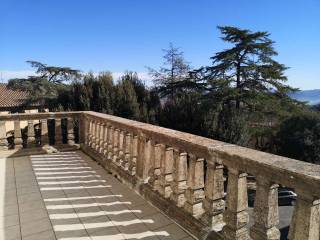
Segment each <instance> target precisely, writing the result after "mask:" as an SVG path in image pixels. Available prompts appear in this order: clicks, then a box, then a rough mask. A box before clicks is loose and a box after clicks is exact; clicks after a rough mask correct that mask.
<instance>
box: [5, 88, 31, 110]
mask: <svg viewBox="0 0 320 240" xmlns="http://www.w3.org/2000/svg"><path fill="white" fill-rule="evenodd" d="M28 96H29V94H28V93H27V92H22V91H15V90H11V89H9V88H7V84H4V83H1V84H0V108H11V107H21V106H22V105H23V104H24V103H25V101H26V99H28Z"/></svg>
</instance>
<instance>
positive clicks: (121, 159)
mask: <svg viewBox="0 0 320 240" xmlns="http://www.w3.org/2000/svg"><path fill="white" fill-rule="evenodd" d="M124 141H125V132H124V131H122V130H120V131H119V155H118V159H117V165H118V166H122V167H123V162H124Z"/></svg>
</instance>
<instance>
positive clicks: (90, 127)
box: [87, 119, 93, 147]
mask: <svg viewBox="0 0 320 240" xmlns="http://www.w3.org/2000/svg"><path fill="white" fill-rule="evenodd" d="M87 121H88V122H89V133H88V140H87V141H88V142H87V146H89V147H90V146H91V142H92V133H93V121H92V120H91V119H87Z"/></svg>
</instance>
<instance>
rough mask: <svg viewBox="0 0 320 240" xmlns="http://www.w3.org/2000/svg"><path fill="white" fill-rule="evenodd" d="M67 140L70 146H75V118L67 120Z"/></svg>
mask: <svg viewBox="0 0 320 240" xmlns="http://www.w3.org/2000/svg"><path fill="white" fill-rule="evenodd" d="M67 131H68V132H67V139H68V144H69V145H74V129H73V118H71V117H69V118H67Z"/></svg>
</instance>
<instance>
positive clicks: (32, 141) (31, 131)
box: [27, 120, 36, 147]
mask: <svg viewBox="0 0 320 240" xmlns="http://www.w3.org/2000/svg"><path fill="white" fill-rule="evenodd" d="M27 143H28V144H27V145H28V147H34V146H36V138H35V134H34V125H33V120H28V139H27Z"/></svg>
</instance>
